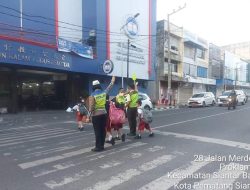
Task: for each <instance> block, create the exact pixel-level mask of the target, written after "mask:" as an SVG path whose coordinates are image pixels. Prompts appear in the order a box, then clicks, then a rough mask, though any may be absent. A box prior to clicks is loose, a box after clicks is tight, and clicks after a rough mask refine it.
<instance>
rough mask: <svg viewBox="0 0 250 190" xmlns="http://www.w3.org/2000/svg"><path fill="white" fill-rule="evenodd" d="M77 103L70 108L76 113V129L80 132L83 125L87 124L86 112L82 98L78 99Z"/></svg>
mask: <svg viewBox="0 0 250 190" xmlns="http://www.w3.org/2000/svg"><path fill="white" fill-rule="evenodd" d="M79 100H80V101H79V102H78V103H77V104H76V105H75V106H74V107H73V108H72V109H73V110H75V111H76V121H77V123H78V129H79V130H80V131H82V130H83V129H84V123H86V122H88V120H87V116H88V110H87V108H86V104H85V101H84V98H82V97H80V98H79Z"/></svg>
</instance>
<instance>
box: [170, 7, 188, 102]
mask: <svg viewBox="0 0 250 190" xmlns="http://www.w3.org/2000/svg"><path fill="white" fill-rule="evenodd" d="M185 7H186V3H185V4H184V6H182V7H181V6H180V7H179V8H178V9H177V10H173V11H172V12H171V13H169V14H168V32H167V38H168V97H169V104H171V93H172V92H171V83H172V76H171V75H172V65H171V51H170V50H171V43H170V18H169V17H170V16H171V15H173V14H175V13H177V12H179V11H180V10H182V9H184V8H185Z"/></svg>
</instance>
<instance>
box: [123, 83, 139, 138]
mask: <svg viewBox="0 0 250 190" xmlns="http://www.w3.org/2000/svg"><path fill="white" fill-rule="evenodd" d="M128 90H129V91H128V94H127V97H126V98H127V116H128V123H129V128H130V133H128V134H127V135H128V136H136V126H137V122H136V117H137V101H138V97H139V96H138V90H137V83H135V82H134V83H133V84H129V85H128Z"/></svg>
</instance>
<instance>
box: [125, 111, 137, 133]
mask: <svg viewBox="0 0 250 190" xmlns="http://www.w3.org/2000/svg"><path fill="white" fill-rule="evenodd" d="M127 115H128V123H129V127H130V133H131V134H136V117H137V107H134V108H130V107H128V113H127Z"/></svg>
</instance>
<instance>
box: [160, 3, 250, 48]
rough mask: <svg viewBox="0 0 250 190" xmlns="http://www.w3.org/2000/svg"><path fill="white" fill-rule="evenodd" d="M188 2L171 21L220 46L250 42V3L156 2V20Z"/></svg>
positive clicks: (165, 17) (172, 16)
mask: <svg viewBox="0 0 250 190" xmlns="http://www.w3.org/2000/svg"><path fill="white" fill-rule="evenodd" d="M185 3H186V8H184V9H182V10H180V11H179V12H177V13H175V14H173V15H171V16H170V22H172V23H174V24H176V25H177V26H183V27H184V28H185V29H187V30H189V31H190V32H192V33H195V34H197V35H199V36H200V37H202V38H204V39H206V40H209V42H211V43H214V44H215V45H218V46H222V45H227V44H232V43H239V42H245V41H250V0H157V20H162V19H165V20H167V14H168V13H171V12H172V11H173V9H176V10H177V9H178V7H179V6H184V4H185Z"/></svg>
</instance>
